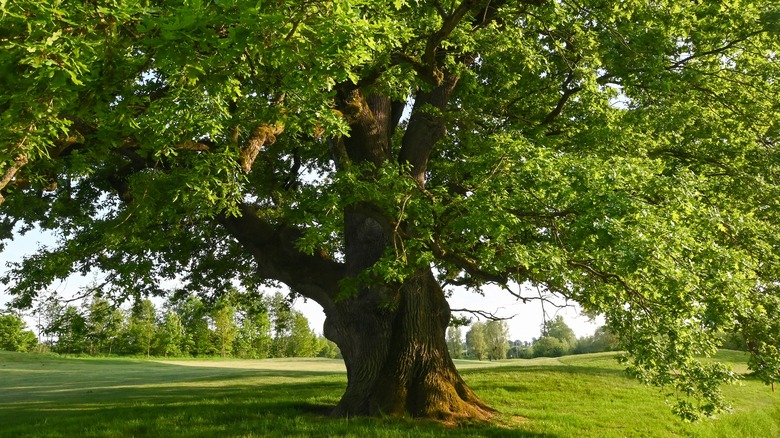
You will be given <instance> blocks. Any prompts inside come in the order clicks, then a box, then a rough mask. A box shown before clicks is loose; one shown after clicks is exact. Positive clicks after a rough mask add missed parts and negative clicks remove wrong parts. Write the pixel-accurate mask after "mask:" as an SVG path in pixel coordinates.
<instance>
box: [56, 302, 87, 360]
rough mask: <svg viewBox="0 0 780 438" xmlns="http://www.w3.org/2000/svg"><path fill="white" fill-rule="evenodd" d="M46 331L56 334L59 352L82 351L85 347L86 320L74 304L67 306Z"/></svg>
mask: <svg viewBox="0 0 780 438" xmlns="http://www.w3.org/2000/svg"><path fill="white" fill-rule="evenodd" d="M47 332H49V333H51V334H52V335H54V336H56V338H57V343H56V351H57V352H59V353H83V352H84V350H85V349H86V346H87V345H86V339H87V333H88V330H87V320H86V318H85V317H84V315H82V314H81V312H79V309H78V308H77V307H76V306H67V307H65V309H64V312H63V313H62V314H61V315H59V316H58V317H57V318H56V319H55V320H54V321H52V326H50V327H49V328H48V329H47Z"/></svg>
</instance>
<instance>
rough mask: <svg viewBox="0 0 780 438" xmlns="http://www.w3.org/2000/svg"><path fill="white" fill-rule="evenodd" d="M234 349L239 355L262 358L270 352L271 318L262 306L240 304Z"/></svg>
mask: <svg viewBox="0 0 780 438" xmlns="http://www.w3.org/2000/svg"><path fill="white" fill-rule="evenodd" d="M238 318H239V327H238V332H237V334H236V341H235V345H234V351H235V352H236V354H237V355H238V356H239V357H244V358H254V359H262V358H265V357H268V356H269V354H270V352H271V342H272V337H271V319H270V317H269V315H268V309H267V308H266V307H265V306H264V305H263V306H256V305H255V306H242V307H241V308H239V312H238Z"/></svg>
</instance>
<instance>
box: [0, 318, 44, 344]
mask: <svg viewBox="0 0 780 438" xmlns="http://www.w3.org/2000/svg"><path fill="white" fill-rule="evenodd" d="M25 328H26V324H25V322H24V320H23V319H22V318H21V317H19V316H18V315H14V314H12V313H8V314H5V315H0V350H7V351H21V352H24V351H32V350H33V349H35V347H37V346H38V338H37V337H36V336H35V333H33V332H32V331H30V330H25Z"/></svg>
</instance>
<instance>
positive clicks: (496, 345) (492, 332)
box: [485, 321, 509, 360]
mask: <svg viewBox="0 0 780 438" xmlns="http://www.w3.org/2000/svg"><path fill="white" fill-rule="evenodd" d="M485 343H486V344H487V350H488V353H487V354H488V359H490V360H499V359H506V352H507V350H508V349H509V325H508V324H507V323H506V321H488V322H486V323H485Z"/></svg>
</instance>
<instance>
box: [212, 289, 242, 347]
mask: <svg viewBox="0 0 780 438" xmlns="http://www.w3.org/2000/svg"><path fill="white" fill-rule="evenodd" d="M211 318H212V320H213V321H214V335H215V337H216V339H217V342H216V345H217V347H218V348H219V353H220V356H222V357H227V356H228V355H229V354H230V353H231V352H232V351H233V342H234V341H235V339H236V334H237V332H238V326H237V325H236V308H235V307H233V305H232V304H231V303H230V302H229V301H228V300H224V301H219V302H218V303H217V306H216V308H215V309H214V310H213V311H212V312H211Z"/></svg>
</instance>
